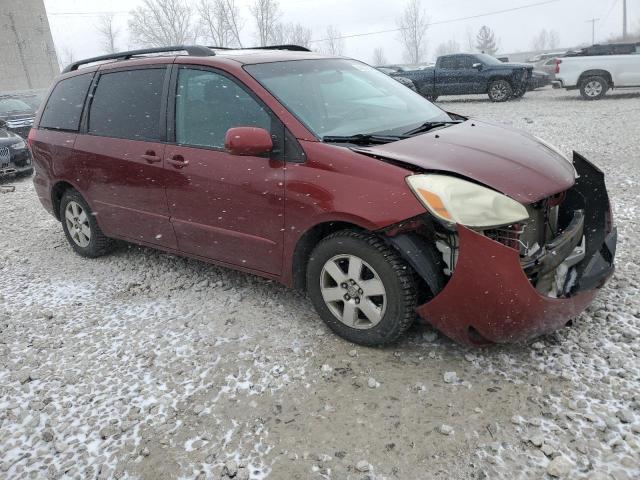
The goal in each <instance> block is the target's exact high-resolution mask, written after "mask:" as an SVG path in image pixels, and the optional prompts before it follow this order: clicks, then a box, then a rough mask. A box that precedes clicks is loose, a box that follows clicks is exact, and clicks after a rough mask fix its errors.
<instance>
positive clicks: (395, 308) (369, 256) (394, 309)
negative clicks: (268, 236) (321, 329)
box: [307, 230, 417, 346]
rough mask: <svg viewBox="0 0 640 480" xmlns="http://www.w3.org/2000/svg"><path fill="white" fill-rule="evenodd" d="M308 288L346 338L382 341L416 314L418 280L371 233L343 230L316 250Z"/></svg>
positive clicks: (407, 324) (393, 336)
mask: <svg viewBox="0 0 640 480" xmlns="http://www.w3.org/2000/svg"><path fill="white" fill-rule="evenodd" d="M307 290H308V293H309V296H310V298H311V300H312V302H313V304H314V306H315V308H316V311H317V312H318V314H319V315H320V317H321V318H322V320H323V321H324V322H325V323H326V324H327V325H328V326H329V328H331V330H333V331H334V332H335V333H337V334H338V335H340V336H341V337H342V338H344V339H346V340H348V341H350V342H353V343H357V344H360V345H368V346H373V345H383V344H387V343H390V342H393V341H395V340H397V339H398V337H400V335H402V334H403V333H404V332H405V331H406V330H407V329H408V328H409V327H410V326H411V324H412V323H413V321H414V320H415V318H416V311H415V309H416V304H417V293H416V290H417V289H416V280H415V276H414V272H413V270H412V268H411V267H410V266H409V265H407V263H406V262H405V261H404V260H403V259H402V258H401V257H400V255H399V254H398V253H397V252H396V251H395V250H393V249H392V248H390V247H389V246H388V245H387V244H385V243H384V242H383V241H382V240H381V239H380V238H379V237H377V236H376V235H373V234H371V233H365V232H356V231H352V230H343V231H340V232H337V233H334V234H332V235H329V236H328V237H326V238H325V239H323V240H322V241H320V243H319V244H318V245H317V246H316V248H315V249H314V250H313V252H312V254H311V257H310V258H309V263H308V267H307Z"/></svg>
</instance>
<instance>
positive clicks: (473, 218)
mask: <svg viewBox="0 0 640 480" xmlns="http://www.w3.org/2000/svg"><path fill="white" fill-rule="evenodd" d="M407 183H408V184H409V187H411V190H413V193H415V195H416V196H417V197H418V200H420V201H421V202H422V203H423V204H424V206H425V207H427V209H428V210H429V212H431V213H432V214H433V215H435V216H436V217H437V218H438V219H440V220H441V221H443V222H444V223H445V224H447V225H449V226H451V225H453V224H456V223H459V224H461V225H466V226H467V227H473V228H488V227H499V226H503V225H511V224H512V223H518V222H521V221H523V220H526V219H527V218H529V214H528V213H527V209H526V208H524V206H523V205H522V204H520V203H518V202H516V201H515V200H513V199H511V198H509V197H507V196H506V195H502V194H501V193H498V192H495V191H493V190H491V189H489V188H486V187H481V186H480V185H476V184H475V183H471V182H467V181H466V180H461V179H459V178H456V177H449V176H446V175H435V174H434V175H412V176H410V177H407Z"/></svg>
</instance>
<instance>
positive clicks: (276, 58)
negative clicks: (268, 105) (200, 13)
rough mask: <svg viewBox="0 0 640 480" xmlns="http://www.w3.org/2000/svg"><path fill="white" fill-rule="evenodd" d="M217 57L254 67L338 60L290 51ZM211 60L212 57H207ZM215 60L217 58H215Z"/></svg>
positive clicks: (231, 53) (224, 52)
mask: <svg viewBox="0 0 640 480" xmlns="http://www.w3.org/2000/svg"><path fill="white" fill-rule="evenodd" d="M214 51H215V56H216V57H223V58H228V59H230V60H235V61H236V62H239V63H242V64H243V65H252V64H256V63H271V62H285V61H288V60H317V59H321V58H336V57H334V56H331V55H324V54H322V53H318V52H297V51H290V50H258V49H255V50H251V49H242V50H214ZM205 58H208V59H211V57H205ZM214 58H215V57H214Z"/></svg>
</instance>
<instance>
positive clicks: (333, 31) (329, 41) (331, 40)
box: [322, 25, 344, 56]
mask: <svg viewBox="0 0 640 480" xmlns="http://www.w3.org/2000/svg"><path fill="white" fill-rule="evenodd" d="M325 35H326V38H325V40H324V47H323V48H322V51H323V52H324V53H326V54H327V55H335V56H340V55H342V53H343V52H344V40H343V39H342V33H341V32H340V30H338V29H337V28H336V27H334V26H333V25H329V26H328V27H327V31H326V34H325Z"/></svg>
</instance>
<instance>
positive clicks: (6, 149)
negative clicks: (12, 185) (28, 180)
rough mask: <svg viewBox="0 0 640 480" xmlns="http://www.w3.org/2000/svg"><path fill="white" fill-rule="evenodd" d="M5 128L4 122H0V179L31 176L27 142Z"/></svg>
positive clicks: (31, 169) (31, 167)
mask: <svg viewBox="0 0 640 480" xmlns="http://www.w3.org/2000/svg"><path fill="white" fill-rule="evenodd" d="M5 127H6V123H5V122H4V120H0V178H3V177H6V176H8V175H17V176H27V175H31V174H32V173H33V165H32V163H31V152H30V151H29V148H28V147H27V142H26V141H25V140H24V139H23V138H21V137H20V136H19V135H17V134H15V133H13V132H10V131H8V130H7V129H6V128H5Z"/></svg>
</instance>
